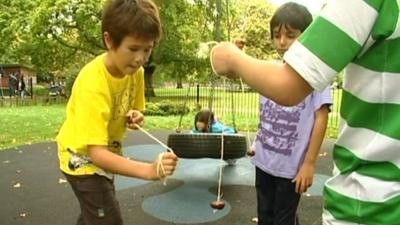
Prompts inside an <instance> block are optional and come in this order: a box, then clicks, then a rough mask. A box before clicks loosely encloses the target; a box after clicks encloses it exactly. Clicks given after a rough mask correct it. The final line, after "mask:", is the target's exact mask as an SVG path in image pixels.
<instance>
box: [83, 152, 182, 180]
mask: <svg viewBox="0 0 400 225" xmlns="http://www.w3.org/2000/svg"><path fill="white" fill-rule="evenodd" d="M88 151H89V156H90V158H91V159H92V161H93V163H94V164H95V165H96V166H98V167H100V168H102V169H104V170H107V171H110V172H112V173H114V174H119V175H123V176H128V177H137V178H141V179H146V180H157V179H161V178H163V177H165V176H170V175H172V174H173V173H174V171H175V168H176V165H177V161H178V158H177V156H176V155H175V154H174V153H171V152H166V153H164V154H163V157H162V160H161V163H162V165H163V167H164V172H163V171H160V172H161V173H160V174H157V162H158V158H156V159H155V160H154V162H152V163H146V162H140V161H134V160H130V159H127V158H125V157H123V156H120V155H117V154H115V153H113V152H110V151H109V150H108V149H107V147H105V146H98V145H91V146H89V147H88Z"/></svg>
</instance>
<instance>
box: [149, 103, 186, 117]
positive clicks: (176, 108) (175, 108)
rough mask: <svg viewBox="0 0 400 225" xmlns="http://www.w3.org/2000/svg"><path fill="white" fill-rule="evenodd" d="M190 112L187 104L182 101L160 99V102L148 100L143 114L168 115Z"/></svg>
mask: <svg viewBox="0 0 400 225" xmlns="http://www.w3.org/2000/svg"><path fill="white" fill-rule="evenodd" d="M189 112H190V109H189V107H188V106H185V105H184V104H182V103H176V102H172V101H161V102H148V103H147V104H146V110H145V111H144V114H145V115H151V116H169V115H182V114H183V115H185V114H188V113H189Z"/></svg>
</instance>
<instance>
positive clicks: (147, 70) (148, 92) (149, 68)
mask: <svg viewBox="0 0 400 225" xmlns="http://www.w3.org/2000/svg"><path fill="white" fill-rule="evenodd" d="M155 69H156V66H154V65H146V66H144V85H145V96H146V97H156V93H155V92H154V87H153V74H154V71H155Z"/></svg>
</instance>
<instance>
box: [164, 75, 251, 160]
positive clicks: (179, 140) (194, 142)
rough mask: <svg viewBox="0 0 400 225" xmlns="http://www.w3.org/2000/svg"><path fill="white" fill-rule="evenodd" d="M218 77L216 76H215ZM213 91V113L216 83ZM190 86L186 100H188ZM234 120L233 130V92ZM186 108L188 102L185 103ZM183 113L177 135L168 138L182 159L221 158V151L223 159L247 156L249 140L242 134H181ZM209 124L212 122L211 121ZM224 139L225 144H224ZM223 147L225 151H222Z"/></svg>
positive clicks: (212, 88)
mask: <svg viewBox="0 0 400 225" xmlns="http://www.w3.org/2000/svg"><path fill="white" fill-rule="evenodd" d="M214 77H216V76H214ZM211 84H212V85H211V91H210V96H209V103H208V104H209V109H210V110H211V111H212V102H213V92H214V89H215V88H214V84H215V81H212V82H211ZM190 86H191V85H190ZM190 86H189V88H188V93H187V96H186V99H188V96H189V92H190ZM231 98H232V99H231V106H232V118H233V128H234V129H235V130H236V127H235V116H234V105H233V103H234V101H233V92H232V95H231ZM185 106H186V101H185ZM182 117H183V113H182V114H181V118H180V120H179V124H178V128H177V130H176V133H175V134H170V135H169V136H168V142H167V145H168V146H169V147H170V148H171V149H173V150H174V153H175V154H176V155H177V156H178V157H180V158H215V159H219V158H221V151H223V159H224V160H230V159H238V158H242V157H244V156H245V155H246V152H247V146H248V145H247V141H246V140H247V139H246V136H245V135H242V134H238V133H235V134H227V133H223V134H222V133H181V131H180V127H181V123H182ZM209 122H211V121H210V120H209ZM222 135H223V137H222ZM222 139H223V143H222ZM222 146H223V149H222Z"/></svg>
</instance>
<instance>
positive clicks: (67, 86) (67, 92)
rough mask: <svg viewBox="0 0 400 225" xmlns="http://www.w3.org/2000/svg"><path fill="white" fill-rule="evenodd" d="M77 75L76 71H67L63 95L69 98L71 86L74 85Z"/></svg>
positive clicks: (77, 71)
mask: <svg viewBox="0 0 400 225" xmlns="http://www.w3.org/2000/svg"><path fill="white" fill-rule="evenodd" d="M78 74H79V70H78V69H72V70H70V71H68V73H67V76H66V77H67V78H66V80H65V95H66V96H70V95H71V91H72V86H73V85H74V82H75V79H76V77H77V76H78Z"/></svg>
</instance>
